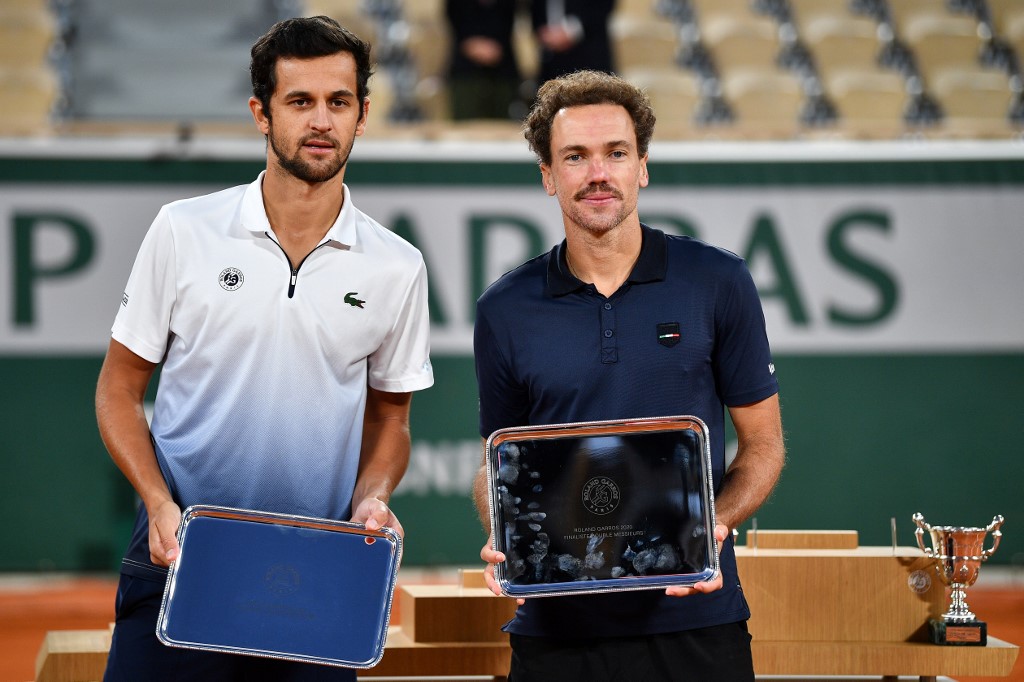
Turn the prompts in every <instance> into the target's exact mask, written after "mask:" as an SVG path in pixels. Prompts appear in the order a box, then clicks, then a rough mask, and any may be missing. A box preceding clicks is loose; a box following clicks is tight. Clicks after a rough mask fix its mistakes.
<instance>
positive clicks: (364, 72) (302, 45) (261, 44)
mask: <svg viewBox="0 0 1024 682" xmlns="http://www.w3.org/2000/svg"><path fill="white" fill-rule="evenodd" d="M339 52H348V53H349V54H351V55H352V57H353V58H354V59H355V61H356V97H358V98H359V101H360V103H362V102H363V101H365V100H366V96H367V95H369V94H370V87H369V81H370V76H371V75H372V74H373V69H372V67H371V64H370V44H369V43H368V42H366V41H365V40H363V39H362V38H360V37H359V36H357V35H355V34H354V33H352V32H351V31H349V30H348V29H346V28H344V27H343V26H341V25H340V24H339V23H338V22H337V21H335V20H334V19H331V18H330V17H325V16H318V17H297V18H294V19H285V20H284V21H279V22H277V23H276V24H274V25H273V26H271V27H270V30H269V31H267V32H266V33H265V34H263V35H262V36H261V37H260V38H259V39H258V40H257V41H256V42H255V43H254V44H253V46H252V51H251V57H252V59H251V61H250V62H249V77H250V79H251V80H252V94H253V96H254V97H255V98H256V99H258V100H259V101H260V104H262V105H263V111H264V112H265V113H266V116H267V118H270V98H271V96H272V95H273V94H274V88H276V87H277V74H276V67H277V60H278V59H281V58H289V57H295V58H298V59H310V58H313V57H328V56H330V55H335V54H338V53H339ZM361 112H362V107H360V114H359V115H360V117H362V113H361Z"/></svg>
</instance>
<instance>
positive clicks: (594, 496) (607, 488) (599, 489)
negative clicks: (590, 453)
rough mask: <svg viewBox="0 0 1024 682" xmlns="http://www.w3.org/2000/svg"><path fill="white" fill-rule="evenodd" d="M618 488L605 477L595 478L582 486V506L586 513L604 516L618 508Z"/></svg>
mask: <svg viewBox="0 0 1024 682" xmlns="http://www.w3.org/2000/svg"><path fill="white" fill-rule="evenodd" d="M619 495H620V494H619V486H618V484H617V483H615V481H613V480H612V479H610V478H608V477H607V476H595V477H594V478H592V479H590V480H589V481H587V484H586V485H585V486H583V506H584V507H586V508H587V510H588V511H590V512H592V513H594V514H598V515H601V516H603V515H605V514H610V513H611V512H613V511H615V509H616V508H617V507H618V506H619V500H620V496H619Z"/></svg>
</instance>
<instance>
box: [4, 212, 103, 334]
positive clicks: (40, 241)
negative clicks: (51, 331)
mask: <svg viewBox="0 0 1024 682" xmlns="http://www.w3.org/2000/svg"><path fill="white" fill-rule="evenodd" d="M13 238H14V287H13V294H14V306H13V307H14V324H15V325H18V326H27V325H31V324H33V323H34V322H35V318H36V310H35V300H36V285H37V284H38V283H40V282H42V281H44V280H47V279H57V278H63V277H67V276H69V275H71V274H73V273H75V272H77V271H79V270H82V269H84V268H85V267H86V266H87V265H88V264H89V261H91V260H92V256H93V252H94V251H95V250H96V240H95V238H94V237H93V235H92V232H90V230H89V228H88V227H87V226H86V224H85V223H84V222H82V221H81V220H78V219H76V218H73V217H71V216H68V215H61V214H57V213H18V214H15V216H14V232H13ZM59 243H62V244H63V245H62V246H60V247H59V248H51V247H55V246H56V245H57V244H59Z"/></svg>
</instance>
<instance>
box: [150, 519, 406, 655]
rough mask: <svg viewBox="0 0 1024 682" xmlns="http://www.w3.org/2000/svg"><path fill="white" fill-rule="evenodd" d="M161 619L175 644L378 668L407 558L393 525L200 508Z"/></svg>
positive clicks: (185, 527) (184, 533)
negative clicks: (372, 527) (371, 525)
mask: <svg viewBox="0 0 1024 682" xmlns="http://www.w3.org/2000/svg"><path fill="white" fill-rule="evenodd" d="M178 543H179V545H180V553H179V554H178V558H177V559H176V560H175V561H174V563H172V564H171V567H170V570H169V572H168V575H167V584H166V587H165V588H164V597H163V603H162V605H161V608H160V616H159V619H158V621H157V637H158V638H159V639H160V641H161V642H163V643H164V644H167V645H169V646H176V647H185V648H192V649H204V650H209V651H220V652H226V653H235V654H249V655H254V656H266V657H270V658H282V659H289V660H295V661H302V662H306V663H322V664H327V665H336V666H345V667H350V668H369V667H372V666H374V665H376V664H377V663H378V662H379V661H380V659H381V657H382V656H383V655H384V642H385V640H386V638H387V628H388V620H389V618H390V614H391V600H392V596H393V595H394V588H395V580H396V578H397V575H398V565H399V562H400V560H401V554H402V541H401V538H400V536H399V535H398V534H397V533H396V532H394V531H393V530H391V529H390V528H381V529H380V530H376V531H371V530H367V529H366V528H365V527H364V526H362V525H360V524H355V523H350V522H345V521H333V520H328V519H316V518H309V517H303V516H290V515H286V514H272V513H266V512H256V511H248V510H241V509H230V508H226V507H214V506H205V505H196V506H193V507H189V508H188V509H186V510H185V512H184V514H183V515H182V522H181V528H180V529H179V531H178Z"/></svg>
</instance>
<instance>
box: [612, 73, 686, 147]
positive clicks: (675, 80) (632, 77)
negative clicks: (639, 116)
mask: <svg viewBox="0 0 1024 682" xmlns="http://www.w3.org/2000/svg"><path fill="white" fill-rule="evenodd" d="M622 77H623V78H625V79H626V80H627V81H629V82H630V83H632V84H633V85H635V86H637V87H638V88H640V89H642V90H644V91H645V92H646V93H647V96H648V97H649V98H650V100H651V105H652V106H653V107H654V114H655V116H656V117H657V119H658V123H657V125H656V126H655V127H654V135H655V139H659V140H677V139H681V138H684V137H686V136H687V135H688V134H691V133H692V132H693V131H694V128H695V117H696V114H697V109H698V107H699V105H700V101H701V85H700V82H699V81H698V79H697V77H696V76H694V75H693V74H692V73H690V72H688V71H683V70H682V69H679V68H660V69H655V68H649V69H632V70H629V71H623V72H622Z"/></svg>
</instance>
